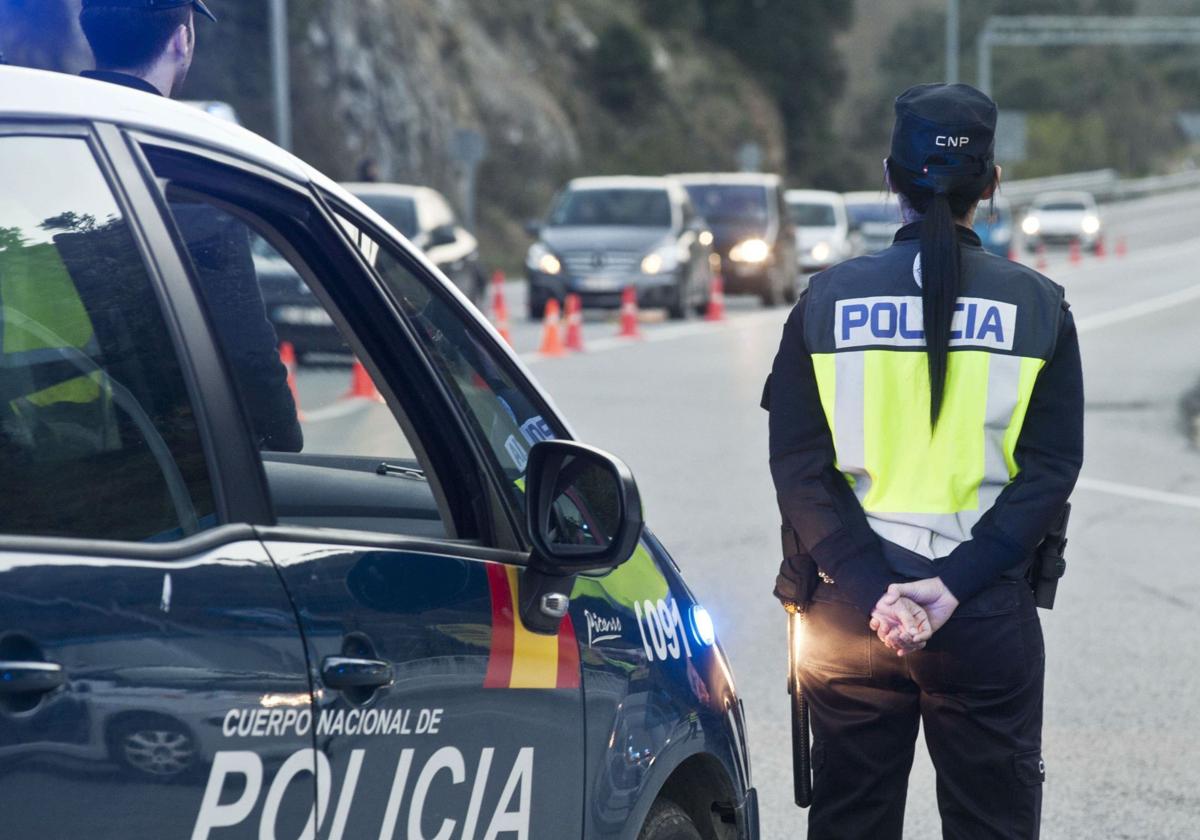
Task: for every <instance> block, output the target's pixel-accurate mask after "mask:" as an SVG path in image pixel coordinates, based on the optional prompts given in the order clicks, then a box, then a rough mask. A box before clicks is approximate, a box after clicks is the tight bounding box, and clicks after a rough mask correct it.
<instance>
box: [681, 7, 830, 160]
mask: <svg viewBox="0 0 1200 840" xmlns="http://www.w3.org/2000/svg"><path fill="white" fill-rule="evenodd" d="M701 7H702V10H703V14H704V23H703V31H704V33H705V34H706V35H707V36H708V38H709V39H710V40H712V41H714V42H715V43H718V44H721V45H724V46H726V47H728V48H729V49H731V50H732V51H733V52H734V53H735V54H736V55H737V56H738V58H739V59H740V60H741V62H742V63H743V64H745V65H746V66H747V67H748V68H749V69H750V70H751V72H753V73H754V74H755V76H757V78H758V79H759V81H760V82H761V83H762V84H764V85H765V86H766V87H767V89H768V90H770V91H771V93H772V95H773V96H774V97H775V100H776V101H777V102H778V103H779V108H780V111H781V112H782V114H783V119H784V124H785V126H786V129H787V149H788V170H789V172H790V173H792V174H793V175H797V176H801V177H812V176H814V175H816V174H818V173H820V171H821V170H822V168H823V167H824V166H825V165H826V162H827V160H828V158H829V155H830V149H831V146H832V145H833V139H834V138H833V136H832V128H831V119H830V113H831V111H832V108H833V105H834V103H835V102H836V101H837V99H838V97H839V96H840V95H841V92H842V88H843V87H844V84H845V71H844V69H843V67H842V60H841V55H840V54H839V53H838V50H837V46H836V36H837V34H838V33H839V32H842V31H843V30H845V29H846V28H847V27H849V26H850V24H851V23H852V22H853V16H854V3H853V2H852V1H851V0H805V2H803V3H797V2H795V0H701Z"/></svg>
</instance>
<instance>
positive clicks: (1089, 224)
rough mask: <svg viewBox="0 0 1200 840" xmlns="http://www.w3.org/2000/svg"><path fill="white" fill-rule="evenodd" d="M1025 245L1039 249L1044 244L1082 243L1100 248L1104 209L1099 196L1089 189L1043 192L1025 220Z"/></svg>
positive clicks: (1022, 226)
mask: <svg viewBox="0 0 1200 840" xmlns="http://www.w3.org/2000/svg"><path fill="white" fill-rule="evenodd" d="M1021 231H1022V232H1023V233H1024V234H1025V247H1026V249H1028V250H1030V251H1036V250H1037V249H1038V248H1039V247H1040V246H1042V245H1069V244H1070V243H1072V242H1078V243H1079V244H1080V245H1081V246H1082V247H1084V248H1089V249H1091V250H1093V251H1094V250H1096V249H1097V248H1099V247H1100V240H1101V233H1100V231H1101V223H1100V211H1099V209H1098V208H1097V207H1096V199H1095V198H1093V197H1092V196H1091V194H1090V193H1085V192H1055V193H1043V194H1041V195H1039V196H1038V197H1037V198H1035V199H1034V200H1033V204H1032V205H1031V206H1030V208H1029V210H1028V211H1027V212H1026V213H1025V218H1024V219H1022V220H1021Z"/></svg>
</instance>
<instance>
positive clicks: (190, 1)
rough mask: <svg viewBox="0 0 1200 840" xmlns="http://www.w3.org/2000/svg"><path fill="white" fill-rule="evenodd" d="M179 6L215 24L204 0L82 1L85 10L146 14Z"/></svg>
mask: <svg viewBox="0 0 1200 840" xmlns="http://www.w3.org/2000/svg"><path fill="white" fill-rule="evenodd" d="M180 6H193V7H195V9H196V11H197V12H199V13H200V14H202V15H204V16H205V17H206V18H208V19H209V20H211V21H212V22H213V23H216V22H217V16H216V15H214V14H213V13H212V11H211V10H210V9H209V8H208V6H206V5H205V4H204V0H83V8H85V9H145V10H146V11H147V12H161V11H163V10H165V9H178V8H179V7H180Z"/></svg>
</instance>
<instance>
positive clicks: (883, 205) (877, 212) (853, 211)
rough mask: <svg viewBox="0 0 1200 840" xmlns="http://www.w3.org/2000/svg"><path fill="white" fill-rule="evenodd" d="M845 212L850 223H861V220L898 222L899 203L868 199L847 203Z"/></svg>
mask: <svg viewBox="0 0 1200 840" xmlns="http://www.w3.org/2000/svg"><path fill="white" fill-rule="evenodd" d="M846 214H847V215H848V216H849V217H850V224H852V225H861V224H862V223H863V222H891V223H894V224H899V223H900V205H899V204H897V203H895V202H891V201H889V202H884V201H869V202H864V203H862V204H847V205H846Z"/></svg>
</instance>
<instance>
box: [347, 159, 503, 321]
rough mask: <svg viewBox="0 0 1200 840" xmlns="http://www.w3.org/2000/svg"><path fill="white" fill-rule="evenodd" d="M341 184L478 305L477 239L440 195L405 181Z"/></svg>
mask: <svg viewBox="0 0 1200 840" xmlns="http://www.w3.org/2000/svg"><path fill="white" fill-rule="evenodd" d="M342 186H343V187H344V188H345V189H347V190H348V191H349V192H350V193H351V194H352V195H354V196H355V197H356V198H358V199H359V200H361V201H362V203H363V204H365V205H367V206H368V207H370V208H371V209H372V210H374V211H375V212H376V213H378V214H379V215H380V216H383V218H384V219H386V220H387V221H388V222H390V223H391V224H392V226H393V227H395V228H396V230H398V231H400V232H401V233H402V234H404V235H405V236H406V237H408V240H409V241H410V242H412V244H414V245H416V246H417V247H418V248H420V249H421V250H422V251H424V252H425V256H427V257H429V259H430V260H431V261H432V262H433V264H434V265H436V266H437V267H438V268H440V269H441V270H442V271H443V272H445V274H446V276H447V277H449V278H450V279H451V280H453V281H454V285H456V286H458V288H460V289H462V291H463V294H465V295H466V296H467V297H469V298H470V299H471V302H472V303H474V304H475V305H476V306H480V305H482V303H483V299H484V297H485V294H486V292H487V283H486V277H485V276H484V273H483V270H482V269H481V268H480V265H479V240H477V239H476V238H475V236H474V235H473V234H472V233H471V232H470V231H468V230H467V229H466V228H465V227H463V226H462V225H461V224H460V223H459V220H458V218H457V217H456V216H455V215H454V210H453V209H451V207H450V202H448V201H447V200H446V197H445V196H444V195H442V194H441V193H440V192H438V191H437V190H435V189H431V188H430V187H421V186H410V185H408V184H384V183H347V184H342Z"/></svg>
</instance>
